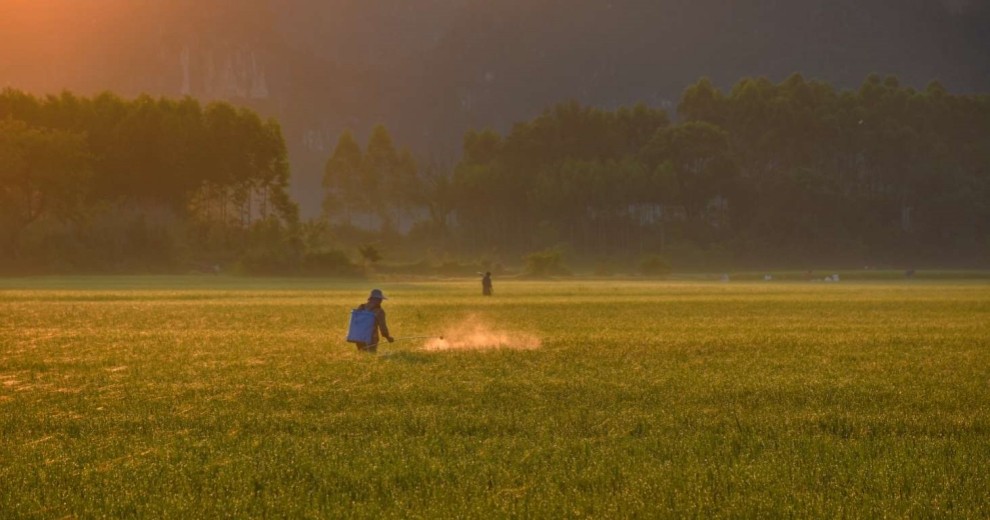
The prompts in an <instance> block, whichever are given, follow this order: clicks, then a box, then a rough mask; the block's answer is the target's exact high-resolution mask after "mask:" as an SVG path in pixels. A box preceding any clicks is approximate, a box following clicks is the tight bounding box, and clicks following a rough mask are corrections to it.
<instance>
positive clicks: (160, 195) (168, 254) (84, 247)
mask: <svg viewBox="0 0 990 520" xmlns="http://www.w3.org/2000/svg"><path fill="white" fill-rule="evenodd" d="M288 183H289V161H288V156H287V152H286V147H285V142H284V139H283V138H282V135H281V129H280V127H279V125H278V123H277V122H275V121H274V120H268V121H265V120H262V119H261V118H260V117H259V116H258V115H257V114H255V113H254V112H252V111H250V110H247V109H243V108H236V107H234V106H231V105H229V104H226V103H211V104H208V105H206V106H203V105H201V104H200V103H199V102H198V101H196V100H194V99H191V98H185V99H180V100H172V99H155V98H151V97H149V96H141V97H138V98H136V99H132V100H124V99H121V98H119V97H117V96H115V95H113V94H110V93H104V94H101V95H98V96H95V97H92V98H87V97H79V96H76V95H73V94H71V93H63V94H61V95H59V96H45V97H36V96H33V95H30V94H27V93H24V92H20V91H17V90H13V89H6V90H4V91H2V92H0V246H2V249H0V266H2V267H5V268H6V270H14V271H18V270H20V271H24V270H41V271H74V270H83V271H106V270H112V271H113V270H116V271H121V270H122V271H135V270H136V271H140V270H157V271H174V270H183V269H212V268H213V266H214V265H217V264H218V263H219V262H220V261H223V262H224V263H229V262H231V261H233V260H234V259H237V258H243V257H247V256H250V255H251V254H254V253H253V251H255V250H257V249H263V250H270V249H271V248H272V247H273V246H272V243H273V242H279V241H288V240H291V237H292V229H293V228H296V227H298V226H299V216H298V210H297V207H296V204H295V203H294V202H293V201H292V200H291V198H290V197H289V195H288V193H287V191H286V189H287V187H288ZM282 245H284V244H282ZM288 249H291V248H288ZM296 249H298V248H296ZM280 254H283V253H280ZM284 254H288V253H284Z"/></svg>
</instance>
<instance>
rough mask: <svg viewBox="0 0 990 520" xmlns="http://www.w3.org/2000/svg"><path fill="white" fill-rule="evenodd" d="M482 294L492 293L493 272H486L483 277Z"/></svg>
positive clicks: (488, 294)
mask: <svg viewBox="0 0 990 520" xmlns="http://www.w3.org/2000/svg"><path fill="white" fill-rule="evenodd" d="M481 294H483V295H485V296H491V295H492V273H491V272H490V271H489V272H486V273H485V276H483V277H482V278H481Z"/></svg>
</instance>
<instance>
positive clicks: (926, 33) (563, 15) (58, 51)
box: [0, 0, 990, 214]
mask: <svg viewBox="0 0 990 520" xmlns="http://www.w3.org/2000/svg"><path fill="white" fill-rule="evenodd" d="M5 3H8V4H9V0H5ZM4 11H5V12H4V16H2V17H0V49H2V50H0V86H11V87H16V88H23V89H28V90H32V91H34V92H56V91H59V90H62V89H71V90H74V91H78V92H81V93H87V94H88V93H92V92H95V91H99V90H106V89H109V90H114V91H118V92H120V93H123V94H125V95H134V94H137V93H139V92H150V93H153V94H162V95H169V96H177V95H184V94H188V95H193V96H196V97H199V98H202V99H227V100H231V101H234V102H238V103H242V104H246V105H249V106H252V107H253V108H256V109H258V110H260V111H261V112H263V113H265V114H268V115H272V116H276V117H278V118H279V119H280V120H281V121H282V123H283V126H284V128H285V132H286V136H287V139H288V140H289V144H290V147H291V149H292V155H293V167H294V173H293V176H294V183H293V194H294V196H296V198H297V199H298V200H299V201H300V202H301V204H302V206H303V210H304V213H308V214H313V213H314V212H315V211H317V209H318V207H319V190H318V189H317V188H318V186H319V179H320V177H321V175H322V164H323V161H324V160H325V159H326V157H327V156H328V155H329V153H330V152H331V151H332V148H333V146H334V144H335V142H336V139H337V137H338V135H339V133H340V132H341V131H342V130H343V129H345V128H351V129H354V130H355V131H356V133H357V135H358V136H359V137H361V136H365V135H367V132H368V130H369V129H370V128H371V126H372V125H374V124H376V123H379V122H381V123H384V124H385V125H386V126H387V127H388V128H389V130H390V131H392V133H393V135H394V136H395V137H396V140H397V141H398V143H399V144H403V145H408V146H410V147H411V148H412V149H413V150H414V151H415V152H416V153H417V154H419V155H420V156H421V157H424V158H431V159H435V160H441V161H447V162H451V161H453V160H454V158H455V157H456V155H457V151H458V149H459V146H460V139H461V136H462V135H463V133H464V131H465V130H466V129H468V128H478V127H491V128H494V129H496V130H506V129H507V128H508V127H509V126H510V125H511V124H512V123H513V122H515V121H519V120H523V119H528V118H530V117H532V116H534V115H535V114H537V113H539V112H540V111H542V110H543V109H544V108H545V107H547V106H549V105H551V104H553V103H556V102H558V101H561V100H565V99H576V100H578V101H580V102H582V103H586V104H591V105H596V106H602V107H607V108H614V107H616V106H619V105H629V104H633V103H636V102H640V101H642V102H646V103H648V104H650V105H654V106H662V107H667V108H668V109H670V110H671V112H673V111H674V109H675V107H676V103H677V100H678V97H679V95H680V92H681V90H682V89H683V88H684V87H685V86H686V85H688V84H689V83H691V82H693V81H695V80H696V79H697V78H698V77H700V76H709V77H711V78H712V79H713V81H714V82H715V83H716V84H717V85H720V86H722V87H723V88H728V87H730V86H731V85H732V84H733V83H734V82H735V81H736V80H737V79H739V78H741V77H743V76H767V77H770V78H771V79H774V80H779V79H782V78H783V77H785V76H787V75H789V74H791V73H793V72H801V73H802V74H804V75H805V76H806V77H810V78H817V79H821V80H825V81H828V82H830V83H833V84H835V85H837V86H840V87H848V88H852V87H855V86H858V85H859V83H860V82H861V81H862V80H863V78H865V77H866V75H867V74H869V73H871V72H879V73H883V74H894V75H896V76H898V77H899V78H900V79H901V80H902V82H903V83H906V84H908V85H913V86H915V87H923V86H924V85H925V84H927V83H928V82H929V81H931V80H933V79H938V80H939V81H941V82H942V83H943V84H944V85H946V86H947V87H948V88H949V89H950V90H952V91H954V92H970V91H983V92H985V91H988V90H990V59H987V57H988V56H990V30H988V28H990V1H988V0H896V1H892V0H747V1H742V2H725V1H716V0H611V1H607V0H499V1H497V2H496V1H491V0H377V1H367V0H365V1H362V0H337V1H334V2H326V1H322V0H197V1H193V0H173V1H169V2H148V1H145V0H101V1H99V2H80V1H78V0H33V1H31V2H16V1H15V2H13V3H12V4H9V5H6V6H4Z"/></svg>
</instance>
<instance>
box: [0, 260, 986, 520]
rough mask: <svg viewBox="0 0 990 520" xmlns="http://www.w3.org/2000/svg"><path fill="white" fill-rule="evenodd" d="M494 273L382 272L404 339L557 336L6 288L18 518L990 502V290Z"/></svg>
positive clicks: (138, 282) (303, 296)
mask: <svg viewBox="0 0 990 520" xmlns="http://www.w3.org/2000/svg"><path fill="white" fill-rule="evenodd" d="M497 287H498V296H496V297H495V298H494V299H487V300H483V299H482V297H481V296H480V294H479V292H480V291H478V287H477V280H475V279H472V280H470V281H469V282H468V281H464V282H456V283H429V284H408V283H404V284H401V285H396V286H394V287H388V286H386V287H383V289H384V290H385V292H386V294H387V295H388V296H389V298H390V299H389V301H388V302H386V307H387V310H388V313H389V315H388V316H389V322H390V326H391V327H392V332H393V334H395V335H396V336H399V337H402V336H407V335H409V336H412V335H419V334H430V333H433V334H437V333H446V335H447V337H448V338H451V339H456V338H455V337H454V336H452V335H451V334H452V331H453V330H454V329H456V328H457V325H458V324H459V323H460V322H461V320H462V319H464V318H465V317H466V315H467V314H469V313H473V314H476V315H478V316H479V317H480V319H482V321H481V323H485V324H487V325H488V328H489V329H491V331H494V332H500V331H502V332H511V333H526V334H530V335H534V336H536V337H538V338H539V339H541V340H542V347H541V348H537V349H535V350H513V349H511V348H503V349H501V350H452V351H440V352H430V351H425V350H423V349H422V347H423V346H424V342H416V341H405V342H396V343H394V344H392V345H389V346H388V347H383V348H380V351H379V352H380V353H379V355H378V356H368V355H359V353H357V352H355V349H354V347H353V345H349V344H346V343H344V341H343V336H344V334H345V325H346V323H347V317H348V312H349V310H350V309H352V308H353V307H354V305H355V304H356V303H358V302H360V301H362V300H363V297H364V296H366V294H367V291H368V288H369V287H368V284H367V283H366V282H360V283H352V282H346V281H344V282H342V281H340V280H332V281H331V280H311V279H305V280H304V279H234V278H230V277H225V276H219V277H213V276H209V277H182V278H174V277H169V278H162V277H117V278H92V277H87V278H62V279H53V278H32V279H18V280H9V279H8V280H0V316H2V317H3V324H4V326H3V327H0V345H3V346H4V347H3V349H2V350H0V356H2V359H3V362H2V369H0V381H2V383H3V384H2V385H0V431H2V432H3V435H0V456H2V457H0V460H2V461H3V463H2V470H3V478H2V479H0V511H3V512H4V516H5V517H10V518H25V517H27V518H30V517H37V516H45V517H58V518H62V517H78V518H119V517H154V518H187V517H239V518H259V517H276V518H372V517H373V518H442V519H446V518H476V517H492V516H495V517H505V518H509V517H513V518H517V517H526V518H571V517H581V518H688V517H690V518H756V517H759V518H778V517H787V516H794V517H798V518H836V517H854V518H891V517H893V518H903V517H929V516H931V517H952V518H987V517H988V516H990V496H988V495H987V493H986V489H987V486H986V479H987V476H986V469H985V466H986V464H985V462H986V460H987V459H988V457H990V447H988V444H987V438H986V435H987V431H988V428H990V406H988V403H990V388H988V386H987V384H986V382H987V370H986V367H987V366H988V365H990V292H988V289H987V287H988V286H987V284H986V282H985V281H979V282H973V281H963V280H957V281H948V282H933V281H925V280H915V281H888V282H871V283H846V282H845V281H844V282H842V283H840V284H822V283H799V282H788V283H779V284H778V283H772V284H766V283H762V282H760V283H736V282H733V283H730V284H719V283H714V284H712V283H684V282H667V283H659V282H647V283H629V282H616V281H614V280H610V281H607V282H588V281H581V282H571V281H568V282H567V283H560V282H553V283H548V282H517V281H509V280H502V281H499V282H498V286H497ZM507 346H512V344H511V342H509V344H508V345H507ZM386 350H387V351H386Z"/></svg>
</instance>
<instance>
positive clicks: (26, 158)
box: [0, 119, 90, 259]
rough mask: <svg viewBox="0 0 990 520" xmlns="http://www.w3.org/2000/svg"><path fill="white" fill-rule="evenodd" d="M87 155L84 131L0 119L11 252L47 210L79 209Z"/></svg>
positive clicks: (1, 202) (1, 192)
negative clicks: (69, 130)
mask: <svg viewBox="0 0 990 520" xmlns="http://www.w3.org/2000/svg"><path fill="white" fill-rule="evenodd" d="M89 161H90V157H89V154H88V153H87V150H86V146H85V139H84V136H82V135H81V134H74V133H70V132H64V131H60V130H50V129H44V128H34V127H31V126H29V125H28V124H27V123H25V122H23V121H17V120H14V119H5V120H0V229H2V230H3V233H4V235H5V238H6V240H5V242H6V244H7V245H8V248H7V250H8V251H9V252H10V255H11V256H12V257H13V258H15V259H16V258H17V257H18V256H19V251H20V239H21V235H22V233H23V232H24V230H25V229H26V228H27V227H28V226H30V225H31V224H32V223H34V222H35V221H37V220H38V219H40V218H42V217H44V216H46V215H52V216H54V217H55V218H58V219H63V220H64V219H70V218H73V217H75V216H77V215H78V214H79V212H80V211H81V203H82V200H83V197H84V194H85V191H86V188H87V181H88V175H89V167H90V164H89Z"/></svg>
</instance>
